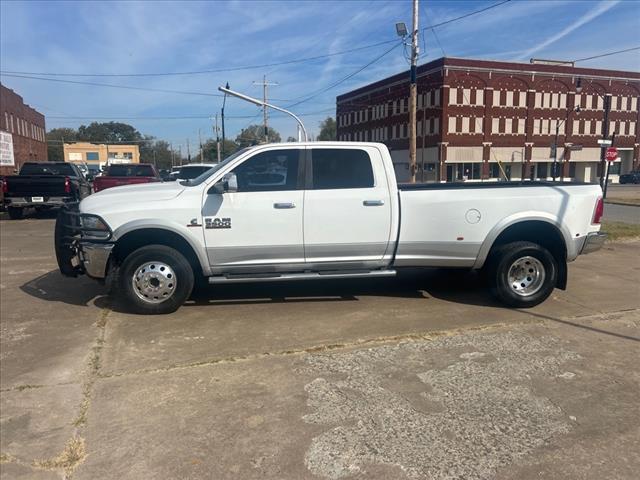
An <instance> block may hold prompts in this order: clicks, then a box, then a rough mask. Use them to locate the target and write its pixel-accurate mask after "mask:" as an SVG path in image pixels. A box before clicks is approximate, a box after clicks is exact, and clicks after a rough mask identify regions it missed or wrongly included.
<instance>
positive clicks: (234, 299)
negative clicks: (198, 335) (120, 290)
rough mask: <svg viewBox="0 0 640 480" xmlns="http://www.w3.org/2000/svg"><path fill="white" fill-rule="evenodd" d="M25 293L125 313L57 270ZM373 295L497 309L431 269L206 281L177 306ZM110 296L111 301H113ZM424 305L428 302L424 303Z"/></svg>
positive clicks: (456, 276)
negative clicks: (392, 275)
mask: <svg viewBox="0 0 640 480" xmlns="http://www.w3.org/2000/svg"><path fill="white" fill-rule="evenodd" d="M20 290H22V291H23V292H25V293H27V294H28V295H30V296H32V297H35V298H38V299H40V300H46V301H50V302H62V303H66V304H70V305H78V306H90V305H91V304H92V301H93V300H94V299H95V301H94V302H93V303H95V306H96V307H98V308H110V309H113V310H114V311H116V312H120V313H128V309H127V307H126V305H124V304H123V303H122V302H119V301H117V299H111V298H110V297H109V296H108V292H107V287H106V286H104V285H100V284H99V283H98V282H96V281H94V280H91V279H90V278H87V277H78V278H67V277H64V276H62V275H61V274H60V272H58V271H57V270H52V271H51V272H48V273H45V274H43V275H40V276H39V277H36V278H34V279H33V280H30V281H28V282H26V283H24V284H23V285H21V286H20ZM368 296H377V297H393V298H408V299H424V300H428V299H430V298H435V299H439V300H444V301H447V302H451V303H459V304H466V305H481V306H494V307H499V306H500V304H499V303H497V302H496V301H495V300H494V299H493V297H492V296H491V295H490V292H489V290H488V288H487V287H486V286H485V284H484V283H483V281H482V279H481V278H480V276H479V275H478V274H476V273H474V272H468V271H463V270H447V269H432V270H419V271H406V272H404V271H403V272H401V273H400V274H399V275H398V276H397V277H396V278H386V279H381V278H379V279H357V280H355V279H354V280H317V281H308V282H282V283H279V282H273V283H246V284H233V285H207V286H203V287H199V288H197V289H195V290H194V293H193V294H192V296H191V298H190V299H189V300H188V301H187V303H186V304H185V306H184V307H183V308H189V307H192V306H202V305H250V304H265V303H309V302H345V301H346V302H349V301H352V302H354V301H359V298H360V297H368ZM113 300H116V301H113ZM425 306H428V304H425Z"/></svg>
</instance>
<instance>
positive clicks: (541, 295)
mask: <svg viewBox="0 0 640 480" xmlns="http://www.w3.org/2000/svg"><path fill="white" fill-rule="evenodd" d="M488 274H489V281H490V283H491V290H492V293H493V294H494V295H495V296H496V297H497V298H498V300H500V301H501V302H502V303H504V304H506V305H508V306H510V307H516V308H528V307H534V306H536V305H538V304H540V303H542V302H544V301H545V300H546V299H547V298H548V297H549V295H551V292H553V289H554V288H555V286H556V283H557V280H558V264H557V262H556V259H555V258H554V257H553V255H551V253H550V252H549V251H548V250H547V249H546V248H544V247H542V246H540V245H538V244H536V243H533V242H513V243H509V244H507V245H503V246H501V247H499V248H498V249H497V250H496V251H495V252H494V253H493V254H492V255H491V260H490V262H489V265H488Z"/></svg>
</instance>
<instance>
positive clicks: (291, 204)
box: [273, 202, 296, 209]
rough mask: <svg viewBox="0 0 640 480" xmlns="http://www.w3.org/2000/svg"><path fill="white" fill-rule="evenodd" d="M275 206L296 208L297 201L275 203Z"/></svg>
mask: <svg viewBox="0 0 640 480" xmlns="http://www.w3.org/2000/svg"><path fill="white" fill-rule="evenodd" d="M273 208H278V209H282V208H296V204H295V203H291V202H285V203H274V204H273Z"/></svg>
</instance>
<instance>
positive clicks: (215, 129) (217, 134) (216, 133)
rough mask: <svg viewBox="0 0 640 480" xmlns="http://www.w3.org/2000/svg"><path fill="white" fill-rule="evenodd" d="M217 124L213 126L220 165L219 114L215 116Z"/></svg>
mask: <svg viewBox="0 0 640 480" xmlns="http://www.w3.org/2000/svg"><path fill="white" fill-rule="evenodd" d="M215 119H216V123H215V126H213V134H214V135H215V137H216V152H217V153H218V163H220V130H219V129H218V114H217V113H216V116H215Z"/></svg>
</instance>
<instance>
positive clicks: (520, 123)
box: [518, 118, 527, 135]
mask: <svg viewBox="0 0 640 480" xmlns="http://www.w3.org/2000/svg"><path fill="white" fill-rule="evenodd" d="M526 127H527V121H526V119H524V118H519V119H518V133H519V134H520V135H524V133H525V129H526Z"/></svg>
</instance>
